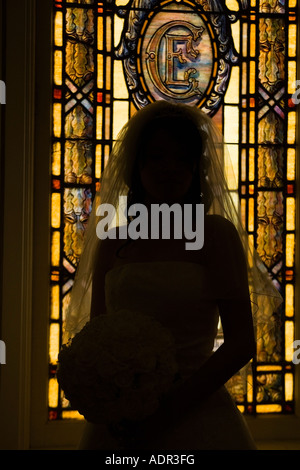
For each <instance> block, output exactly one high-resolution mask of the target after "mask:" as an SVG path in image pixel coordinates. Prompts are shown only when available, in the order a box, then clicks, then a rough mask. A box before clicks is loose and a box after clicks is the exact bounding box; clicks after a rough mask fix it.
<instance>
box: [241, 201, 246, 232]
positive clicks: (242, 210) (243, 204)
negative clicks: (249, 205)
mask: <svg viewBox="0 0 300 470" xmlns="http://www.w3.org/2000/svg"><path fill="white" fill-rule="evenodd" d="M241 218H242V223H243V227H244V228H245V227H246V201H245V199H242V200H241Z"/></svg>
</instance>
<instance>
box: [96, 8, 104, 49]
mask: <svg viewBox="0 0 300 470" xmlns="http://www.w3.org/2000/svg"><path fill="white" fill-rule="evenodd" d="M97 47H98V50H99V51H102V50H103V18H102V16H98V32H97Z"/></svg>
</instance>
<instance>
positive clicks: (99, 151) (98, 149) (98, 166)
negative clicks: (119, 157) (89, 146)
mask: <svg viewBox="0 0 300 470" xmlns="http://www.w3.org/2000/svg"><path fill="white" fill-rule="evenodd" d="M101 161H102V149H101V145H96V161H95V176H96V178H97V179H99V178H100V176H101Z"/></svg>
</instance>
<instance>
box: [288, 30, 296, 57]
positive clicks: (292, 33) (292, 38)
mask: <svg viewBox="0 0 300 470" xmlns="http://www.w3.org/2000/svg"><path fill="white" fill-rule="evenodd" d="M296 45H297V25H295V24H290V25H289V44H288V53H289V56H290V57H295V56H296Z"/></svg>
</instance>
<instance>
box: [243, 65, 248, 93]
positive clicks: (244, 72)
mask: <svg viewBox="0 0 300 470" xmlns="http://www.w3.org/2000/svg"><path fill="white" fill-rule="evenodd" d="M242 69H243V73H242V93H243V95H245V94H246V93H247V78H248V70H247V64H246V63H245V62H243V66H242Z"/></svg>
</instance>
